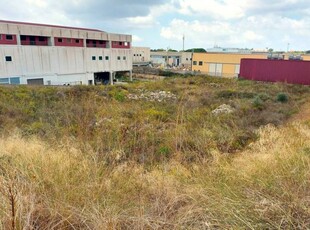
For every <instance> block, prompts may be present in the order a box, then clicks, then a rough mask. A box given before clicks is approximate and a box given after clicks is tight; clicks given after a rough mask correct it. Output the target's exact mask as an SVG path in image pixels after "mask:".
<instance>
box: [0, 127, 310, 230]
mask: <svg viewBox="0 0 310 230" xmlns="http://www.w3.org/2000/svg"><path fill="white" fill-rule="evenodd" d="M257 135H258V136H259V139H258V141H257V142H255V143H253V144H251V145H250V146H249V147H248V148H247V149H246V150H245V151H243V152H242V153H239V154H236V155H230V156H227V155H223V154H221V153H219V152H218V151H216V150H214V151H213V152H211V153H210V154H211V157H208V158H205V160H204V161H202V162H200V163H197V162H194V163H191V164H187V165H182V164H181V163H180V161H179V160H178V158H177V155H175V158H171V159H170V160H169V161H164V162H161V163H160V164H158V165H153V166H148V167H145V166H143V165H141V164H137V163H136V162H135V161H128V160H126V161H122V160H120V155H121V152H117V151H116V152H114V153H111V156H110V158H109V159H108V160H109V162H110V164H105V161H103V160H102V159H99V158H98V157H97V156H96V153H95V152H93V151H92V150H89V151H85V150H81V149H80V148H79V147H77V146H76V145H75V143H74V142H70V141H67V142H63V143H60V144H59V145H55V146H52V147H51V146H50V145H47V144H46V143H45V142H44V141H42V140H39V139H37V138H35V137H32V138H24V137H21V135H20V134H19V133H18V132H15V134H14V135H12V136H10V137H3V138H1V139H0V146H1V148H0V165H1V166H0V184H1V186H0V223H1V224H0V226H1V228H2V229H98V230H99V229H214V228H218V229H307V228H310V209H309V207H310V127H309V125H306V124H303V125H302V124H299V123H294V124H290V125H287V126H286V127H281V128H276V127H274V126H272V125H267V126H265V127H263V128H261V129H260V130H259V131H258V134H257ZM106 161H107V159H106Z"/></svg>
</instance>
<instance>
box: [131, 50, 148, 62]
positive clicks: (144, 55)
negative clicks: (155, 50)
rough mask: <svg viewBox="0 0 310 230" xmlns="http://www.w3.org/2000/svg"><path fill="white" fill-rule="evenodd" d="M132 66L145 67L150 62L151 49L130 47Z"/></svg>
mask: <svg viewBox="0 0 310 230" xmlns="http://www.w3.org/2000/svg"><path fill="white" fill-rule="evenodd" d="M132 56H133V57H132V62H133V65H146V64H149V63H150V62H151V49H150V48H149V47H136V46H135V47H132Z"/></svg>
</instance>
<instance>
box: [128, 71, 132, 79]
mask: <svg viewBox="0 0 310 230" xmlns="http://www.w3.org/2000/svg"><path fill="white" fill-rule="evenodd" d="M129 80H130V81H132V70H130V71H129Z"/></svg>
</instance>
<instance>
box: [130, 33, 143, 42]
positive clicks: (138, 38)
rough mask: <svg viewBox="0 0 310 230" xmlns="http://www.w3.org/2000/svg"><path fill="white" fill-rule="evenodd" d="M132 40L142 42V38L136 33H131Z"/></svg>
mask: <svg viewBox="0 0 310 230" xmlns="http://www.w3.org/2000/svg"><path fill="white" fill-rule="evenodd" d="M132 41H133V42H142V41H143V39H142V38H141V37H139V36H137V35H132Z"/></svg>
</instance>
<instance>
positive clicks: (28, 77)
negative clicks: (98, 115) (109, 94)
mask: <svg viewBox="0 0 310 230" xmlns="http://www.w3.org/2000/svg"><path fill="white" fill-rule="evenodd" d="M131 41H132V38H131V35H124V34H113V33H107V32H104V31H100V30H95V29H85V28H74V27H65V26H53V25H43V24H34V23H23V22H11V21H1V20H0V84H40V85H76V84H85V85H93V84H103V83H107V82H110V83H111V84H113V78H114V76H115V73H116V72H119V71H126V72H127V71H128V72H130V76H131V73H132V50H131Z"/></svg>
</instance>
